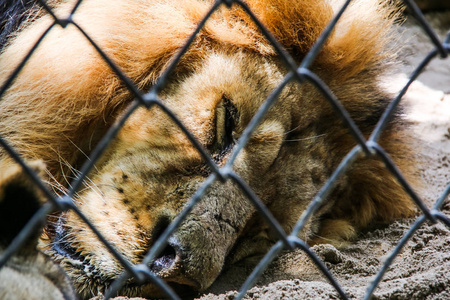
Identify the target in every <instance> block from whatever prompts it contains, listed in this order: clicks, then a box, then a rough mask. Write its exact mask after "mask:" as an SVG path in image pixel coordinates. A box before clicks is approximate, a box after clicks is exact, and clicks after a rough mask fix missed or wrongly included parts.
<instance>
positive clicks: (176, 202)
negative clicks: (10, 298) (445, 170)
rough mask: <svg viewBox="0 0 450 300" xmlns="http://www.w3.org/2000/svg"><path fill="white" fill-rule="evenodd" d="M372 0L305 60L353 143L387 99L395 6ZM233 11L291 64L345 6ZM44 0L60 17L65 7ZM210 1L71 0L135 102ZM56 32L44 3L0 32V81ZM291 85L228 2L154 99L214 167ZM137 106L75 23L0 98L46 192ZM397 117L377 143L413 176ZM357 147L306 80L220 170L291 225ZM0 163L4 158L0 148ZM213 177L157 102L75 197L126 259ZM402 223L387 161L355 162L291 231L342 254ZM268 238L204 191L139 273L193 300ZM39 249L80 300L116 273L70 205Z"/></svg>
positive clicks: (409, 209) (248, 212) (135, 288)
mask: <svg viewBox="0 0 450 300" xmlns="http://www.w3.org/2000/svg"><path fill="white" fill-rule="evenodd" d="M379 2H381V1H376V0H373V1H367V0H364V1H352V2H351V4H350V5H349V7H348V8H347V10H346V12H345V13H344V14H343V16H342V18H341V19H340V21H339V22H338V23H337V25H336V27H335V29H334V31H333V32H332V34H331V36H330V37H329V38H328V40H327V41H326V42H325V44H324V46H323V48H322V50H321V51H320V53H319V54H318V56H317V57H316V58H315V60H314V62H313V64H312V66H311V67H310V70H311V71H312V72H314V73H315V74H316V75H317V76H319V77H320V78H321V79H322V80H323V81H324V82H325V84H326V85H327V86H328V87H329V88H330V89H331V91H332V92H333V93H334V95H335V96H336V97H337V98H338V99H339V100H340V101H341V103H342V104H343V106H344V107H345V108H346V110H347V111H348V113H349V114H350V116H351V117H352V118H353V120H354V122H355V123H356V125H357V126H358V127H359V128H360V130H361V131H362V133H363V134H364V135H365V136H366V137H368V136H369V135H370V133H371V132H372V130H373V129H374V127H375V125H376V123H377V122H378V120H379V119H380V117H381V115H382V113H383V112H384V110H385V109H386V107H387V105H388V104H389V103H390V100H391V99H392V98H393V96H392V95H391V94H390V93H388V92H386V91H385V89H384V88H383V85H382V82H383V80H385V79H386V76H388V75H389V71H388V70H389V69H390V68H389V67H390V66H391V65H392V61H393V59H394V54H395V53H394V51H393V50H392V49H391V48H390V47H389V44H390V43H389V41H390V38H391V37H392V34H391V32H392V30H391V29H392V26H393V22H395V19H396V16H397V14H396V9H393V8H392V6H389V5H387V4H380V3H379ZM245 3H246V5H248V7H249V8H250V9H251V11H252V12H253V13H254V15H255V16H256V17H257V18H258V20H260V21H261V22H262V24H264V26H265V27H266V28H267V29H268V31H269V32H271V34H272V35H273V36H274V37H275V38H276V39H277V40H278V41H279V43H280V44H281V45H282V47H284V49H285V50H286V51H287V53H289V55H291V57H292V58H293V60H294V61H295V62H296V63H300V62H301V61H302V59H303V58H305V55H306V53H307V52H308V51H309V50H310V49H311V47H312V46H313V45H314V43H315V41H316V40H317V38H318V37H319V35H320V34H321V32H323V30H324V29H325V27H326V26H327V24H328V23H329V22H330V20H331V19H332V17H333V15H334V14H336V12H337V11H338V9H340V7H341V5H342V2H341V1H325V0H324V1H318V0H301V1H287V0H270V1H261V0H248V1H245ZM51 4H52V7H53V8H54V10H53V11H54V13H55V14H56V15H57V16H59V17H62V18H64V17H66V16H67V15H68V13H69V12H70V11H71V9H72V7H73V5H74V1H51ZM212 4H213V3H212V1H201V0H170V1H169V0H126V1H124V0H120V1H119V0H97V1H83V2H82V3H81V4H80V5H79V6H78V7H77V9H76V12H75V14H74V15H73V20H74V21H75V22H76V24H78V25H79V26H80V28H82V29H83V30H84V31H85V32H86V33H87V34H88V35H89V37H90V38H91V39H92V40H93V41H94V42H95V43H96V44H98V45H99V47H100V48H101V49H102V50H103V51H104V53H105V54H106V56H108V57H109V58H111V60H112V61H113V62H114V64H115V65H116V66H117V67H118V68H119V69H120V70H122V71H123V73H124V74H126V76H127V77H128V78H129V79H130V80H131V81H132V82H133V83H134V84H135V85H136V86H137V87H138V88H139V89H140V90H141V91H142V92H143V93H145V92H147V91H150V90H151V89H152V88H153V87H155V85H158V79H159V78H160V76H161V75H162V74H164V71H165V70H166V69H167V68H168V66H169V65H170V64H171V62H172V61H173V57H174V55H176V54H177V53H178V52H179V51H180V49H181V48H182V47H183V45H184V44H185V43H186V41H187V39H188V38H189V37H190V36H191V35H192V33H193V32H194V30H195V29H196V27H197V25H198V24H199V23H200V22H201V20H202V18H203V17H204V16H205V15H206V13H207V12H208V10H209V9H210V8H211V6H212ZM71 18H72V17H71ZM52 23H53V19H52V16H51V15H49V14H48V13H45V12H43V11H40V12H38V13H35V14H34V15H33V16H32V17H29V18H28V19H27V20H26V21H25V22H24V23H23V24H22V25H20V27H19V29H18V30H17V31H16V32H15V33H14V34H12V35H10V37H9V38H8V42H7V43H6V44H5V46H4V49H3V51H2V53H1V55H0V66H1V67H0V82H2V83H4V82H6V80H7V79H8V78H9V76H10V74H11V73H12V72H13V70H14V69H15V68H16V67H17V66H18V65H19V63H20V62H21V60H22V59H23V58H24V57H25V55H26V53H27V52H28V51H29V50H30V49H31V47H32V46H33V45H34V44H35V43H36V41H37V39H38V37H39V36H41V35H42V33H43V32H44V31H45V30H47V28H48V27H49V26H50V25H51V24H52ZM62 25H65V24H62ZM289 74H291V75H289ZM287 76H292V73H290V72H289V68H287V67H286V65H285V64H284V63H283V60H282V59H280V56H279V55H278V54H277V51H275V49H274V47H273V45H272V44H271V43H270V42H269V41H268V39H267V37H266V36H265V35H264V34H263V33H262V31H261V30H260V29H259V27H258V26H257V25H255V23H254V22H253V20H252V18H251V17H250V16H249V15H248V14H247V13H246V12H245V10H244V9H243V8H242V7H241V6H239V5H238V4H234V5H231V6H230V7H227V6H226V5H225V4H223V5H221V6H220V7H219V9H218V10H217V11H215V12H214V13H213V14H212V15H211V17H210V19H209V20H208V21H207V22H206V24H205V26H204V27H202V29H201V30H200V31H199V32H198V34H197V35H196V37H195V38H194V40H193V42H192V44H191V45H190V47H189V48H188V50H187V51H186V53H185V54H184V55H183V56H182V57H181V59H180V61H179V62H178V64H177V66H176V68H175V69H174V71H173V72H172V73H171V74H170V76H169V77H167V78H166V79H167V81H166V82H165V83H166V84H165V86H164V88H162V89H161V90H158V91H157V97H158V101H160V103H162V104H163V105H164V106H165V107H167V108H168V109H169V110H170V111H171V112H172V113H173V114H174V115H175V116H176V117H177V118H178V119H179V120H180V122H181V123H182V124H184V126H185V127H186V128H187V129H188V130H189V131H190V132H191V133H192V135H193V136H194V137H195V138H196V140H197V141H198V143H199V144H200V145H201V146H203V148H204V149H206V151H208V153H209V155H210V157H211V158H212V159H213V161H214V162H215V163H216V164H217V166H218V167H224V166H226V162H227V161H228V159H229V158H230V156H231V155H233V153H234V152H233V151H234V150H233V149H235V145H236V144H237V143H238V141H239V139H240V137H241V136H242V133H243V132H244V129H245V128H246V127H247V125H248V124H249V123H250V121H251V120H252V117H253V116H254V115H255V113H256V112H257V111H258V109H259V108H260V107H261V105H262V104H263V103H264V101H265V99H266V98H268V97H269V95H271V93H272V92H273V91H274V90H275V89H276V88H277V87H278V86H279V85H280V84H281V83H282V82H283V80H284V79H285V78H286V77H287ZM134 98H135V94H134V93H133V92H131V91H130V90H129V89H128V88H127V87H126V84H125V83H124V82H123V80H121V79H119V78H118V76H117V73H116V72H114V71H113V70H112V69H111V67H110V66H109V64H107V63H106V62H105V60H104V59H103V57H102V56H101V55H100V54H99V53H98V52H97V50H96V49H95V48H94V47H92V45H91V44H90V42H89V41H88V40H87V39H86V37H85V36H84V35H83V34H82V33H81V32H80V30H78V28H76V27H75V26H74V25H72V24H68V25H67V26H64V27H62V26H55V27H54V28H52V29H51V30H50V31H49V33H48V34H47V35H46V36H45V38H43V40H42V41H41V43H40V44H39V46H38V47H37V48H36V50H35V51H34V53H33V54H32V55H31V57H30V59H29V60H28V61H27V63H26V64H25V66H24V68H23V69H22V70H21V72H20V73H19V75H18V76H17V78H15V79H14V81H13V82H12V83H11V84H10V85H9V87H8V89H7V90H6V92H5V93H4V95H3V96H2V99H1V101H0V114H1V118H0V135H1V136H2V137H4V138H5V139H6V140H7V141H8V142H9V143H10V144H11V145H12V146H13V147H14V148H15V149H16V150H17V151H18V153H19V154H20V155H21V156H22V157H23V158H24V159H26V160H28V161H34V160H42V161H44V162H45V165H46V172H47V175H46V176H44V180H46V181H47V182H48V184H49V185H50V186H53V187H54V190H55V194H56V195H64V193H65V189H66V188H69V187H70V181H71V179H72V178H73V177H75V176H77V174H78V172H79V170H80V168H81V166H82V165H83V163H84V162H86V161H87V160H89V155H90V153H91V152H92V151H93V149H94V147H95V145H96V144H97V143H99V141H100V139H101V138H102V136H103V135H104V134H105V133H106V132H107V130H108V129H109V128H111V127H112V126H113V125H114V124H115V122H117V121H118V120H121V118H122V117H123V116H124V115H125V114H127V112H128V110H129V109H131V108H130V107H134V105H135V103H136V101H137V100H136V99H134ZM401 113H402V112H401V111H398V112H397V113H396V115H395V116H394V118H393V120H392V121H391V122H390V123H389V125H388V126H387V128H386V129H385V130H384V132H383V134H382V136H381V139H380V145H382V147H383V148H384V149H385V150H386V151H387V152H388V153H389V155H390V156H391V157H392V159H393V160H394V161H395V162H396V164H397V165H398V166H399V168H400V169H401V171H402V173H403V174H404V176H405V177H406V178H408V180H412V181H411V182H414V180H415V168H414V151H413V150H412V147H411V146H410V144H411V142H410V141H409V140H408V139H409V138H410V134H409V133H408V124H407V123H406V121H405V120H403V119H402V117H401ZM355 145H356V142H355V140H354V138H353V137H352V135H351V134H350V133H349V130H348V129H347V128H346V127H345V126H344V125H343V122H342V121H341V119H340V118H339V117H338V116H337V115H336V114H335V112H334V111H333V109H332V107H331V105H330V104H329V103H328V102H327V100H326V99H325V97H324V96H323V94H322V93H321V92H320V91H319V90H318V89H317V88H315V87H314V86H313V84H311V83H309V82H303V83H302V84H298V82H296V81H290V82H288V83H286V84H285V86H284V88H283V89H282V90H281V91H280V92H279V95H278V100H277V102H276V103H275V104H274V105H273V106H272V107H271V108H270V109H269V110H268V111H267V114H266V115H265V117H264V118H263V120H262V121H261V123H260V124H259V125H258V126H257V128H256V130H255V131H254V132H253V134H252V135H251V137H250V139H249V141H248V143H247V144H246V146H245V147H244V148H243V149H242V151H240V152H239V154H238V155H237V157H236V159H235V161H234V163H233V165H232V169H233V171H234V172H235V173H236V174H238V175H239V176H240V177H241V178H242V179H243V180H244V181H245V182H247V183H248V185H249V186H250V187H251V188H252V190H253V191H254V192H255V194H256V195H257V196H258V197H259V198H260V199H261V201H262V202H263V203H264V204H265V205H266V206H267V208H268V209H269V210H270V212H271V213H272V214H273V216H274V217H275V218H276V219H277V220H278V221H279V222H280V225H281V227H282V228H283V229H284V230H285V231H286V232H287V233H289V232H290V231H291V230H292V229H293V227H294V225H295V223H296V222H297V220H298V219H299V217H300V216H301V214H302V213H303V212H304V211H305V209H306V208H307V207H308V205H309V203H310V201H311V200H312V199H313V198H314V196H315V195H316V194H317V193H318V191H319V190H320V188H321V187H322V186H323V185H324V183H325V182H326V181H327V180H328V178H329V177H330V175H331V174H332V173H333V171H334V170H335V169H336V167H337V166H338V165H339V163H340V162H341V161H342V159H343V158H344V157H345V155H346V154H347V153H348V152H349V151H350V150H351V149H352V148H353V147H354V146H355ZM0 159H1V160H8V156H7V155H6V154H5V153H0ZM212 176H214V175H212V171H211V169H210V167H208V165H207V163H206V162H205V160H204V159H203V158H202V155H201V154H200V152H199V151H198V149H197V148H196V147H195V146H194V145H193V144H192V142H191V141H190V140H189V138H188V137H187V136H186V134H185V133H183V131H182V130H181V129H180V127H179V126H177V124H176V123H175V122H174V121H173V120H172V119H171V118H170V116H169V115H168V114H167V112H166V111H165V110H164V109H162V108H161V106H159V105H154V106H152V107H150V108H147V107H145V106H140V107H138V108H137V109H136V110H135V111H134V112H133V113H132V114H131V116H130V117H129V118H128V119H127V120H126V122H125V124H124V125H123V127H122V128H121V130H120V131H119V133H118V135H117V136H116V137H115V138H114V140H113V141H112V143H111V144H110V145H109V147H108V148H107V150H106V153H104V155H102V157H101V159H100V160H99V161H97V163H96V165H95V168H94V169H93V170H92V171H91V172H90V174H89V175H88V177H87V178H85V181H84V186H83V187H82V188H81V189H79V191H78V192H77V193H76V195H75V196H74V197H73V201H74V202H75V203H76V205H77V207H78V208H79V210H80V211H81V212H82V213H83V214H84V215H85V216H86V217H87V219H89V220H90V222H92V224H93V225H94V226H95V227H96V228H97V229H98V230H99V231H100V232H101V233H102V235H103V236H104V237H105V238H106V239H107V240H108V241H109V243H111V245H112V246H113V247H114V248H115V249H116V250H117V251H118V253H120V254H121V255H122V256H123V257H124V258H125V259H126V260H127V261H129V262H130V263H132V264H139V263H140V262H141V261H142V259H143V257H144V255H145V254H146V253H147V252H148V251H149V249H150V248H151V247H152V245H153V244H154V242H155V240H157V239H158V237H160V236H161V234H162V232H163V231H164V230H165V229H166V228H167V227H168V226H169V225H170V224H171V222H172V221H173V220H174V219H175V218H176V217H177V216H178V214H179V213H180V211H182V210H183V208H185V206H186V204H187V203H188V201H189V199H190V198H191V197H192V196H193V195H194V193H195V192H196V191H197V190H198V188H199V187H200V186H202V184H203V183H204V182H205V180H206V179H207V178H212ZM414 214H415V206H414V204H413V202H412V201H411V200H410V198H409V196H408V195H407V194H406V193H405V192H404V190H403V188H402V186H401V185H400V184H399V183H398V182H397V180H396V179H395V177H394V176H393V175H392V174H391V173H390V172H389V171H388V170H387V169H386V168H385V166H384V163H383V162H382V161H381V160H379V159H378V158H377V157H375V156H367V157H365V156H364V155H361V156H360V157H359V158H358V159H357V160H356V162H355V163H354V164H353V165H352V166H351V167H350V168H349V170H348V172H347V173H346V174H345V175H344V176H342V177H340V179H338V181H337V183H336V187H335V188H334V190H333V192H332V194H331V195H330V196H329V197H327V199H326V201H325V202H324V203H323V204H322V205H321V206H320V208H319V209H318V210H317V211H316V212H315V214H314V215H313V216H312V218H310V219H309V220H308V221H307V224H306V225H305V227H304V228H303V230H302V231H301V232H300V233H299V237H300V238H302V239H303V240H305V241H306V242H307V243H308V244H310V245H314V244H320V243H330V244H332V245H335V246H338V247H343V246H345V245H347V244H348V243H349V242H351V240H352V239H354V238H356V237H357V235H358V232H360V231H361V230H364V229H365V228H367V227H368V226H369V225H370V226H372V225H373V224H375V223H379V222H390V221H392V220H394V219H398V218H407V217H411V216H413V215H414ZM52 220H54V218H53V219H52ZM277 239H278V237H277V235H276V234H275V233H274V232H273V231H272V230H271V229H270V226H268V224H267V223H266V222H265V221H264V219H263V217H262V216H261V215H260V214H259V213H258V212H257V211H256V209H255V207H254V206H253V205H252V203H251V202H250V201H249V200H248V198H247V197H246V195H245V193H244V192H243V191H242V190H241V189H240V188H239V187H238V185H237V184H236V183H235V182H233V181H231V180H224V182H220V181H215V182H214V183H213V184H212V185H211V186H210V188H209V189H207V190H206V192H205V194H204V195H203V196H202V198H201V200H200V201H199V203H197V205H196V206H194V208H193V209H192V211H191V212H190V214H189V215H188V216H187V218H186V219H185V220H184V221H182V223H181V225H180V226H179V227H178V228H177V229H176V230H175V232H174V233H173V234H172V236H171V237H170V239H169V240H168V245H167V247H166V248H165V250H164V251H162V253H161V254H160V255H159V256H158V257H157V258H156V259H155V260H154V261H153V262H152V263H151V264H150V265H149V267H150V269H151V270H152V271H153V272H154V273H155V274H157V275H158V276H159V277H160V278H162V279H163V280H165V281H166V282H167V283H168V284H169V285H170V286H171V287H173V288H174V289H175V291H186V290H193V291H197V292H201V291H203V290H205V289H207V288H208V287H209V286H210V285H211V284H212V283H213V282H214V281H215V279H216V278H217V277H218V276H219V274H220V273H221V271H222V270H223V269H224V268H226V267H227V266H229V265H232V264H234V263H236V262H240V261H244V260H246V259H248V258H250V257H258V256H261V255H264V254H265V253H266V252H267V251H268V249H270V247H271V246H272V245H273V244H274V243H275V242H276V241H277ZM41 249H42V250H43V251H44V252H45V253H46V254H48V255H50V256H51V257H52V258H53V259H54V260H55V261H56V262H58V263H59V264H60V265H61V266H62V267H63V268H64V270H65V272H67V274H68V275H69V276H70V278H71V280H72V283H73V284H74V286H75V288H76V290H77V293H78V295H79V296H80V298H82V299H85V298H89V297H90V296H92V295H95V294H97V293H104V292H105V290H106V289H107V288H108V287H109V286H110V285H111V284H112V282H113V281H114V280H115V279H117V278H118V277H119V276H120V274H122V272H123V271H124V267H123V266H122V265H121V264H120V263H119V262H118V261H117V260H116V259H115V258H114V256H113V255H112V254H111V253H110V252H109V251H108V250H107V249H106V247H105V246H104V245H103V244H102V243H101V242H100V241H99V239H98V237H97V236H96V235H95V234H94V233H93V232H92V231H91V230H90V229H89V227H88V226H87V225H86V224H85V223H84V222H83V221H82V220H81V219H80V218H79V217H78V215H76V214H75V213H74V212H73V211H67V212H63V213H61V214H60V215H59V216H58V217H57V221H53V222H50V225H49V226H48V227H47V229H46V231H45V233H44V234H43V236H42V238H41ZM161 293H162V292H161V291H159V289H158V288H157V287H156V286H155V285H154V284H152V283H145V284H142V285H139V284H137V282H135V281H133V280H132V279H130V280H128V281H127V282H126V283H125V285H124V286H123V287H122V289H121V290H120V291H119V294H120V295H126V296H142V297H160V296H161V295H162V294H161Z"/></svg>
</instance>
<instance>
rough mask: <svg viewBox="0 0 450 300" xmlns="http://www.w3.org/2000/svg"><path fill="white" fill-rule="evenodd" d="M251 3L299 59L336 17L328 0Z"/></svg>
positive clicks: (255, 10)
mask: <svg viewBox="0 0 450 300" xmlns="http://www.w3.org/2000/svg"><path fill="white" fill-rule="evenodd" d="M247 3H248V5H249V7H250V9H251V10H252V11H253V12H254V13H255V14H256V16H257V17H258V18H259V19H260V20H261V21H262V23H263V24H264V26H266V27H267V29H269V30H270V31H271V32H272V33H273V34H274V36H275V37H276V38H277V39H278V40H279V41H280V43H281V44H282V45H283V46H284V47H285V48H286V49H287V50H288V51H289V52H290V54H291V55H293V56H294V58H296V59H300V58H301V57H303V55H304V54H305V53H307V52H308V51H309V49H311V47H312V45H313V44H314V42H315V41H316V39H317V38H318V37H319V35H320V33H321V32H322V31H323V30H324V29H325V27H326V26H327V24H328V22H329V21H330V20H331V19H332V17H333V9H332V7H331V6H330V5H329V3H328V1H318V0H298V1H290V0H269V1H267V0H248V1H247Z"/></svg>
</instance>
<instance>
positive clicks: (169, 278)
mask: <svg viewBox="0 0 450 300" xmlns="http://www.w3.org/2000/svg"><path fill="white" fill-rule="evenodd" d="M184 257H185V255H183V248H182V247H181V245H180V243H179V242H178V240H177V239H176V238H174V237H171V238H169V241H168V244H167V246H166V248H165V249H164V250H163V251H162V252H161V253H160V254H159V256H158V257H157V258H156V259H155V260H154V261H153V263H152V264H151V265H150V269H151V270H152V271H153V272H154V273H155V274H157V275H158V276H159V277H161V278H162V279H164V280H165V281H166V282H169V283H176V284H178V285H184V286H188V287H190V288H193V289H194V290H198V289H199V288H200V284H199V283H198V282H197V281H196V280H194V279H193V278H190V277H189V276H187V275H186V272H185V269H184V262H183V258H184Z"/></svg>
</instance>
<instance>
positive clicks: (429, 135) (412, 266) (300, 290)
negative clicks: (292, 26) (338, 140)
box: [116, 13, 450, 300]
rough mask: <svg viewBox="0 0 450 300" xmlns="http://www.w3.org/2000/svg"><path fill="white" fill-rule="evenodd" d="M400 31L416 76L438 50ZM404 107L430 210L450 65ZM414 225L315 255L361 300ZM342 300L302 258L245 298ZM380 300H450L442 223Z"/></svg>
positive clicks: (428, 76) (409, 251)
mask: <svg viewBox="0 0 450 300" xmlns="http://www.w3.org/2000/svg"><path fill="white" fill-rule="evenodd" d="M428 17H429V18H430V20H431V24H432V26H433V27H434V29H436V30H437V32H438V33H439V34H440V36H441V38H443V37H444V34H445V33H446V30H448V29H450V13H446V14H443V13H440V14H436V13H432V14H429V15H428ZM399 31H401V32H402V33H403V35H404V37H405V40H407V41H408V45H407V46H406V47H405V48H404V49H403V50H402V53H401V57H402V58H401V59H402V61H403V62H404V66H403V67H402V69H401V71H402V72H404V73H405V74H410V73H411V72H412V70H413V69H414V68H415V66H417V65H418V63H419V62H420V61H421V60H422V59H423V57H425V55H426V54H427V53H428V51H429V50H430V49H432V46H431V44H430V43H429V40H428V38H427V37H426V36H424V34H423V33H422V30H421V29H420V28H419V27H417V26H416V25H415V24H414V23H413V22H410V21H408V22H406V24H405V25H404V26H402V27H401V28H399ZM406 78H407V77H406V75H398V76H393V77H392V81H391V86H390V88H392V89H399V88H401V87H402V85H403V84H404V83H405V81H406ZM403 100H404V101H405V102H406V104H407V107H408V109H407V118H408V119H410V120H411V121H413V122H414V123H415V127H414V132H415V135H416V136H417V138H418V140H419V143H420V144H421V146H422V149H423V151H422V153H421V159H422V162H423V163H422V165H421V167H420V172H421V174H422V177H423V179H424V182H425V185H426V189H425V190H424V191H423V192H422V193H421V196H422V198H423V200H424V201H425V202H426V204H427V205H428V207H431V206H432V204H433V203H434V202H435V201H436V199H438V198H439V196H440V195H441V194H442V193H443V191H444V189H445V188H446V186H447V185H448V184H449V183H450V167H449V165H450V58H449V59H446V60H441V59H436V60H435V61H433V62H432V63H431V64H430V65H429V67H427V69H426V72H425V73H423V75H421V76H420V77H419V81H418V82H416V83H414V84H413V86H411V87H410V89H409V91H408V94H407V95H406V96H405V97H404V99H403ZM449 202H450V201H449V199H447V200H446V203H445V204H444V207H443V212H444V213H445V214H446V215H447V216H450V203H449ZM414 221H415V220H402V221H398V222H395V223H393V224H390V225H389V226H385V227H383V228H376V229H372V230H369V231H367V232H364V233H362V234H361V236H360V237H359V239H358V240H357V241H356V242H355V243H354V244H353V245H351V246H349V247H347V248H345V249H340V250H337V249H336V248H334V247H333V246H330V245H319V246H314V247H313V248H312V249H313V250H314V251H315V252H316V254H318V256H319V257H321V258H322V259H323V261H324V262H325V264H326V265H327V267H328V268H329V269H330V270H331V272H332V273H333V275H334V276H335V278H337V280H338V282H339V283H340V284H341V286H342V287H343V289H344V291H345V292H346V293H347V295H348V296H350V297H351V298H356V299H361V298H363V297H364V295H365V293H366V290H367V287H368V286H369V284H370V282H371V281H372V280H373V279H374V277H375V275H376V274H377V273H378V272H379V270H380V269H381V267H382V265H383V263H384V261H385V260H386V257H387V256H388V255H389V254H390V253H391V252H392V250H393V249H394V248H395V246H396V245H397V243H398V241H399V239H400V238H401V237H403V236H404V235H405V233H406V232H407V231H408V230H409V228H410V226H411V225H412V224H413V223H414ZM249 272H251V268H249V267H246V266H239V265H238V266H234V267H232V268H231V269H229V270H227V271H225V272H224V273H223V274H222V275H221V276H220V277H219V279H218V280H217V281H216V283H215V284H214V285H213V286H212V287H211V288H210V289H209V290H208V291H207V292H206V293H205V294H204V295H202V296H201V297H200V298H198V299H201V300H212V299H215V300H216V299H233V298H234V296H235V295H236V294H237V292H236V290H238V289H239V288H240V286H241V285H242V283H243V282H244V281H245V279H246V277H247V275H248V274H249ZM293 274H296V275H293ZM298 274H302V275H301V276H298ZM337 298H338V295H337V292H336V291H335V290H334V288H333V287H332V286H331V285H330V284H329V283H328V282H327V281H326V279H325V278H324V277H323V275H321V273H320V272H319V271H318V270H317V269H316V267H315V266H314V265H313V264H312V263H311V262H310V260H309V259H308V258H307V257H306V255H305V254H304V253H302V252H301V251H300V250H298V251H295V252H290V253H283V254H282V255H281V256H280V257H279V258H278V259H277V260H276V261H275V262H273V263H272V265H271V266H270V267H269V269H268V270H266V272H265V273H264V274H263V276H262V277H261V278H260V280H259V281H258V283H257V284H256V285H255V287H253V288H252V289H250V290H249V291H248V292H247V295H246V297H245V299H337ZM116 299H117V300H118V299H119V298H116ZM120 299H126V297H125V298H123V297H120ZM373 299H450V230H449V229H448V228H446V227H445V226H444V225H443V224H441V223H438V224H436V225H432V224H428V223H425V224H424V225H423V226H421V227H420V229H419V230H418V231H417V232H416V234H415V235H414V236H413V237H412V239H411V240H410V241H409V243H408V244H407V245H406V246H405V247H404V248H403V250H402V252H401V253H400V255H399V256H398V257H397V258H396V259H395V260H394V262H393V264H392V266H391V267H390V268H389V270H388V272H387V273H386V274H385V276H384V278H383V280H382V282H381V283H380V285H379V286H378V288H377V289H376V290H375V293H374V297H373Z"/></svg>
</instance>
